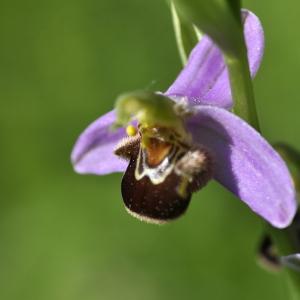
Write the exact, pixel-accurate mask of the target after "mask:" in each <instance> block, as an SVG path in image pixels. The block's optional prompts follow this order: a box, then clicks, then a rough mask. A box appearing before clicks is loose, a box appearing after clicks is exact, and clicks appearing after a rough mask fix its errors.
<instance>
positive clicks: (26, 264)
mask: <svg viewBox="0 0 300 300" xmlns="http://www.w3.org/2000/svg"><path fill="white" fill-rule="evenodd" d="M244 7H247V8H251V9H252V10H253V11H254V12H255V13H256V14H257V15H258V16H259V17H260V18H261V20H262V23H263V25H264V28H265V33H266V51H265V59H264V61H263V64H262V67H261V70H260V72H259V74H258V76H257V78H256V80H255V90H256V97H257V106H258V110H259V117H260V120H261V125H262V129H263V132H264V134H265V136H266V137H267V138H268V139H269V140H270V141H272V142H275V141H278V140H280V141H285V142H288V143H290V144H292V145H294V146H297V145H298V146H299V147H300V136H299V133H298V130H297V128H299V127H298V126H297V124H299V121H298V118H299V109H300V96H299V95H298V94H299V71H300V38H299V35H300V34H299V28H300V18H299V12H300V2H299V1H298V0H286V1H272V3H271V2H270V1H261V0H252V1H250V0H248V1H245V2H244ZM0 36H1V44H0V99H1V110H0V128H1V129H0V132H1V133H0V136H1V140H0V165H1V175H0V179H1V187H0V188H1V190H0V195H1V209H0V299H5V300H6V299H9V300H10V299H22V300H23V299H30V300H48V299H49V300H50V299H51V300H54V299H55V300H69V299H70V300H71V299H72V300H74V299H75V300H76V299H78V300H79V299H80V300H82V299H84V300H94V299H101V300H102V299H103V300H106V299H107V300H115V299H130V300H135V299H139V300H140V299H142V300H148V299H149V300H150V299H151V300H152V299H157V300H168V299H172V300H175V299H230V300H233V299H245V300H247V299H249V300H250V299H274V300H277V299H286V297H287V285H286V282H285V280H284V278H283V277H282V276H281V275H276V274H275V275H274V274H269V273H266V272H265V271H263V270H262V269H260V268H259V267H258V265H257V264H256V263H255V255H256V247H257V244H258V240H259V237H260V236H261V234H262V230H263V226H262V224H261V222H260V219H259V218H258V217H256V216H255V215H254V214H253V213H252V212H250V210H249V209H248V208H247V207H246V206H245V205H244V204H243V203H241V202H240V201H239V200H237V199H236V198H235V197H233V196H232V195H230V194H229V193H228V192H227V191H226V190H225V189H223V188H222V187H221V186H220V185H218V184H217V183H214V182H212V183H210V184H209V186H208V188H206V189H204V190H203V191H201V192H199V193H197V194H196V195H195V196H194V198H193V201H192V203H191V205H190V209H189V211H188V213H187V214H186V216H184V217H183V218H182V219H180V220H178V221H177V222H174V223H172V224H170V225H167V226H163V227H157V226H154V225H147V224H144V223H141V222H139V221H137V220H136V219H134V218H132V217H130V216H129V215H128V214H127V213H126V212H125V210H124V208H123V205H122V200H121V196H120V180H121V174H115V175H109V176H106V177H96V176H80V175H77V174H75V173H74V172H73V170H72V167H71V164H70V159H69V157H70V152H71V149H72V146H73V144H74V142H75V140H76V138H77V136H78V135H79V133H80V132H81V131H82V130H83V129H84V128H85V127H86V126H87V125H88V124H89V123H90V122H91V121H93V120H94V119H96V118H97V117H98V116H99V115H101V114H103V113H104V112H106V111H108V110H110V109H111V108H112V106H113V102H114V99H115V98H116V96H117V95H118V94H120V93H122V92H124V91H130V90H135V89H140V88H149V87H150V89H153V90H164V89H166V88H167V87H168V85H169V84H170V83H171V82H172V80H173V79H174V78H175V76H176V74H177V73H178V71H179V70H180V67H181V66H180V60H179V57H178V54H177V49H176V44H175V39H174V35H173V30H172V23H171V18H170V13H169V11H168V7H167V5H166V3H165V2H164V1H162V0H152V1H140V0H126V1H120V0H98V1H95V0H72V1H71V0H51V1H50V0H48V1H38V0H28V1H21V0H10V1H8V0H6V1H5V0H2V1H1V3H0Z"/></svg>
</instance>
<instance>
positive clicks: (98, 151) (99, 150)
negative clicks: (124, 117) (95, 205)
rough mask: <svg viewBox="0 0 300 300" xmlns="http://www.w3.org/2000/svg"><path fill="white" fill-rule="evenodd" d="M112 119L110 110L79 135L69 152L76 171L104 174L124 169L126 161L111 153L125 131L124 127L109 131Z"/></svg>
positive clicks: (113, 117) (113, 115) (124, 134)
mask: <svg viewBox="0 0 300 300" xmlns="http://www.w3.org/2000/svg"><path fill="white" fill-rule="evenodd" d="M114 121H115V112H114V111H111V112H109V113H107V114H105V115H103V116H101V117H100V118H99V119H97V120H96V121H94V122H93V123H92V124H91V125H90V126H88V128H87V129H85V131H84V132H83V133H82V134H81V135H80V136H79V138H78V140H77V142H76V144H75V146H74V148H73V151H72V154H71V160H72V163H73V166H74V169H75V171H76V172H77V173H81V174H87V173H88V174H96V175H104V174H108V173H113V172H123V171H125V170H126V168H127V165H128V163H126V162H125V161H123V160H121V159H120V158H119V157H117V156H116V155H115V154H114V153H113V151H114V148H115V146H116V144H117V143H118V142H119V141H120V140H121V139H122V138H123V137H125V136H126V133H125V130H124V128H120V129H118V130H116V131H111V129H110V126H111V125H112V124H113V123H114Z"/></svg>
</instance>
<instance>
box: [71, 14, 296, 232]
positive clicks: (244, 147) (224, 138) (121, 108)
mask: <svg viewBox="0 0 300 300" xmlns="http://www.w3.org/2000/svg"><path fill="white" fill-rule="evenodd" d="M243 19H244V36H245V42H246V45H247V51H248V61H249V67H250V72H251V75H252V77H253V76H254V75H255V74H256V72H257V70H258V68H259V65H260V62H261V59H262V55H263V50H264V36H263V29H262V27H261V24H260V22H259V20H258V18H257V17H256V16H255V15H254V14H253V13H251V12H249V11H246V10H244V11H243ZM232 106H233V101H232V97H231V91H230V83H229V77H228V71H227V68H226V65H225V63H224V60H223V56H222V53H221V51H220V50H219V49H218V47H217V46H216V45H215V44H214V43H213V41H212V40H211V39H210V38H209V37H208V36H203V37H202V39H201V40H200V42H199V43H198V44H197V45H196V46H195V48H194V49H193V51H192V53H191V54H190V56H189V59H188V62H187V64H186V66H185V67H184V68H183V70H182V71H181V73H180V74H179V76H178V77H177V79H176V80H175V81H174V83H173V84H172V85H171V86H170V87H169V89H168V90H167V91H166V92H165V93H150V92H137V93H132V94H127V95H125V96H122V97H121V98H120V99H119V100H118V101H117V105H116V109H115V110H113V111H111V112H108V113H107V114H105V115H103V116H101V117H100V118H99V119H97V120H96V121H94V122H93V123H92V124H91V125H90V126H88V128H87V129H86V130H85V131H84V132H83V133H82V134H81V135H80V137H79V138H78V140H77V142H76V144H75V146H74V149H73V152H72V157H71V159H72V163H73V166H74V169H75V171H76V172H78V173H81V174H96V175H105V174H109V173H113V172H125V173H124V176H123V180H122V187H121V188H122V197H123V200H124V204H125V207H126V209H127V210H128V211H129V212H130V213H131V214H132V215H134V216H136V217H138V218H140V219H142V220H146V221H148V222H152V223H164V222H167V221H169V220H173V219H175V218H177V217H179V216H180V215H182V214H183V213H184V212H185V210H186V208H187V207H188V204H189V202H190V199H191V196H192V193H194V192H196V191H197V190H199V189H200V188H202V187H203V186H204V185H205V184H206V183H207V182H208V181H209V180H210V179H215V180H217V181H218V182H219V183H221V184H222V185H223V186H224V187H226V188H227V189H228V190H229V191H230V192H232V193H233V194H235V195H236V196H237V197H238V198H239V199H241V200H242V201H243V202H244V203H246V204H247V205H248V206H249V207H250V208H251V209H252V210H253V211H254V212H255V213H256V214H258V215H260V216H261V217H263V218H264V219H265V220H267V221H268V222H269V223H271V224H272V225H273V226H275V227H278V228H284V227H286V226H288V225H289V224H290V223H291V221H292V219H293V217H294V215H295V212H296V200H295V189H294V185H293V181H292V179H291V176H290V174H289V171H288V169H287V167H286V165H285V163H284V161H283V160H282V159H281V157H280V156H279V155H278V154H277V152H276V151H275V150H274V149H273V148H272V146H271V145H270V144H269V143H268V142H267V141H266V140H265V139H264V138H263V137H262V136H261V135H260V134H259V133H258V132H257V131H256V130H255V129H253V128H252V127H251V126H250V125H249V124H248V123H246V122H245V121H243V120H242V119H240V118H239V117H238V116H236V115H234V114H233V113H232V112H231V111H230V110H231V108H232ZM126 124H127V125H128V126H127V128H124V127H118V128H117V129H116V130H114V131H112V130H111V128H112V126H115V127H116V125H126Z"/></svg>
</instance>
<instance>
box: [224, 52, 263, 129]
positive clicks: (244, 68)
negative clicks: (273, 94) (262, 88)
mask: <svg viewBox="0 0 300 300" xmlns="http://www.w3.org/2000/svg"><path fill="white" fill-rule="evenodd" d="M243 52H244V51H243ZM224 56H225V62H226V65H227V68H228V72H229V78H230V85H231V92H232V97H233V100H234V107H233V111H234V113H235V114H236V115H238V116H240V117H241V118H242V119H244V120H245V121H247V122H248V123H249V124H251V125H252V126H253V127H254V128H256V129H257V130H258V131H259V130H260V127H259V121H258V116H257V111H256V106H255V99H254V92H253V86H252V81H251V77H250V72H249V67H248V61H247V57H246V55H245V54H244V53H241V55H240V57H236V56H235V57H230V56H227V55H226V54H225V55H224Z"/></svg>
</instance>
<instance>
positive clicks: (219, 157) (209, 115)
mask: <svg viewBox="0 0 300 300" xmlns="http://www.w3.org/2000/svg"><path fill="white" fill-rule="evenodd" d="M197 110H198V112H197V113H196V114H195V115H194V116H193V117H192V118H191V119H189V121H188V123H187V126H188V128H189V130H190V131H191V133H192V135H193V139H194V141H195V143H197V144H202V145H204V146H206V147H207V148H208V149H210V150H211V151H212V153H213V155H214V158H215V179H216V180H218V181H219V182H220V183H221V184H222V185H224V186H225V187H227V188H228V189H229V190H230V191H231V192H232V193H234V194H235V195H236V196H237V197H239V198H240V199H241V200H242V201H244V202H245V203H246V204H247V205H248V206H249V207H250V208H251V209H252V210H253V211H254V212H256V213H257V214H258V215H260V216H262V217H263V218H265V219H266V220H267V221H268V222H270V223H271V224H272V225H273V226H275V227H278V228H284V227H286V226H288V225H289V224H290V223H291V221H292V219H293V217H294V215H295V213H296V207H297V204H296V195H295V188H294V185H293V181H292V179H291V176H290V174H289V171H288V169H287V167H286V165H285V163H284V161H283V160H282V159H281V157H280V156H279V155H278V154H277V152H276V151H275V150H274V149H273V148H272V147H271V145H270V144H269V143H268V142H267V141H266V140H265V139H264V138H263V137H262V136H261V135H260V134H259V133H258V132H257V131H255V130H254V129H253V128H252V127H250V126H249V125H248V124H247V123H246V122H244V121H243V120H242V119H240V118H238V117H237V116H235V115H234V114H232V113H230V112H228V111H227V110H225V109H222V108H217V107H212V106H198V107H197Z"/></svg>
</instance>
